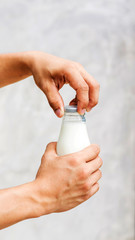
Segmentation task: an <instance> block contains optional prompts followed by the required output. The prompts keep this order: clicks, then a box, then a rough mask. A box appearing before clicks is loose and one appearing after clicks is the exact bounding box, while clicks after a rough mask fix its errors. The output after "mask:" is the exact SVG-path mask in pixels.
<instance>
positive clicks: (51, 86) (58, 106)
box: [42, 80, 64, 117]
mask: <svg viewBox="0 0 135 240" xmlns="http://www.w3.org/2000/svg"><path fill="white" fill-rule="evenodd" d="M49 81H50V80H49ZM42 90H43V91H44V93H45V95H46V97H47V100H48V102H49V104H50V106H51V107H52V109H53V110H54V112H55V114H56V115H57V117H62V116H63V115H64V102H63V99H62V97H61V95H60V93H59V91H58V89H57V88H56V85H55V83H54V82H53V80H52V82H48V83H47V82H46V84H45V86H44V87H42Z"/></svg>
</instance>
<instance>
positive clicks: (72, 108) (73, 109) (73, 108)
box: [64, 105, 77, 113]
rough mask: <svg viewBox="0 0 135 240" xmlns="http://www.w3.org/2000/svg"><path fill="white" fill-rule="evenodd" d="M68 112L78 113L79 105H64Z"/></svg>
mask: <svg viewBox="0 0 135 240" xmlns="http://www.w3.org/2000/svg"><path fill="white" fill-rule="evenodd" d="M64 110H65V112H66V113H76V112H77V105H67V106H65V107H64Z"/></svg>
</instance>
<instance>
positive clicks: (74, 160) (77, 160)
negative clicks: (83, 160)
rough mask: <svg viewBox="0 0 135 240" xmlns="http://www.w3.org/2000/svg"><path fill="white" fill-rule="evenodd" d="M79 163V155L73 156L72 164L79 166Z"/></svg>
mask: <svg viewBox="0 0 135 240" xmlns="http://www.w3.org/2000/svg"><path fill="white" fill-rule="evenodd" d="M78 164H79V159H78V157H76V156H73V157H72V158H71V159H70V165H71V166H73V167H76V166H78Z"/></svg>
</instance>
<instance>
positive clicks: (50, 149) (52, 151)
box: [45, 142, 57, 156]
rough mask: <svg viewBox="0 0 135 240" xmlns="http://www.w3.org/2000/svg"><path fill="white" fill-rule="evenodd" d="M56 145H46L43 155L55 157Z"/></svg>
mask: <svg viewBox="0 0 135 240" xmlns="http://www.w3.org/2000/svg"><path fill="white" fill-rule="evenodd" d="M56 145H57V142H51V143H48V144H47V146H46V150H45V154H49V155H50V154H51V155H53V156H57V152H56Z"/></svg>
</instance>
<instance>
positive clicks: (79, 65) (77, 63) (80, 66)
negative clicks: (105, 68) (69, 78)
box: [75, 62, 83, 68]
mask: <svg viewBox="0 0 135 240" xmlns="http://www.w3.org/2000/svg"><path fill="white" fill-rule="evenodd" d="M75 64H76V65H77V66H78V67H79V68H83V66H82V64H81V63H79V62H75Z"/></svg>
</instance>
